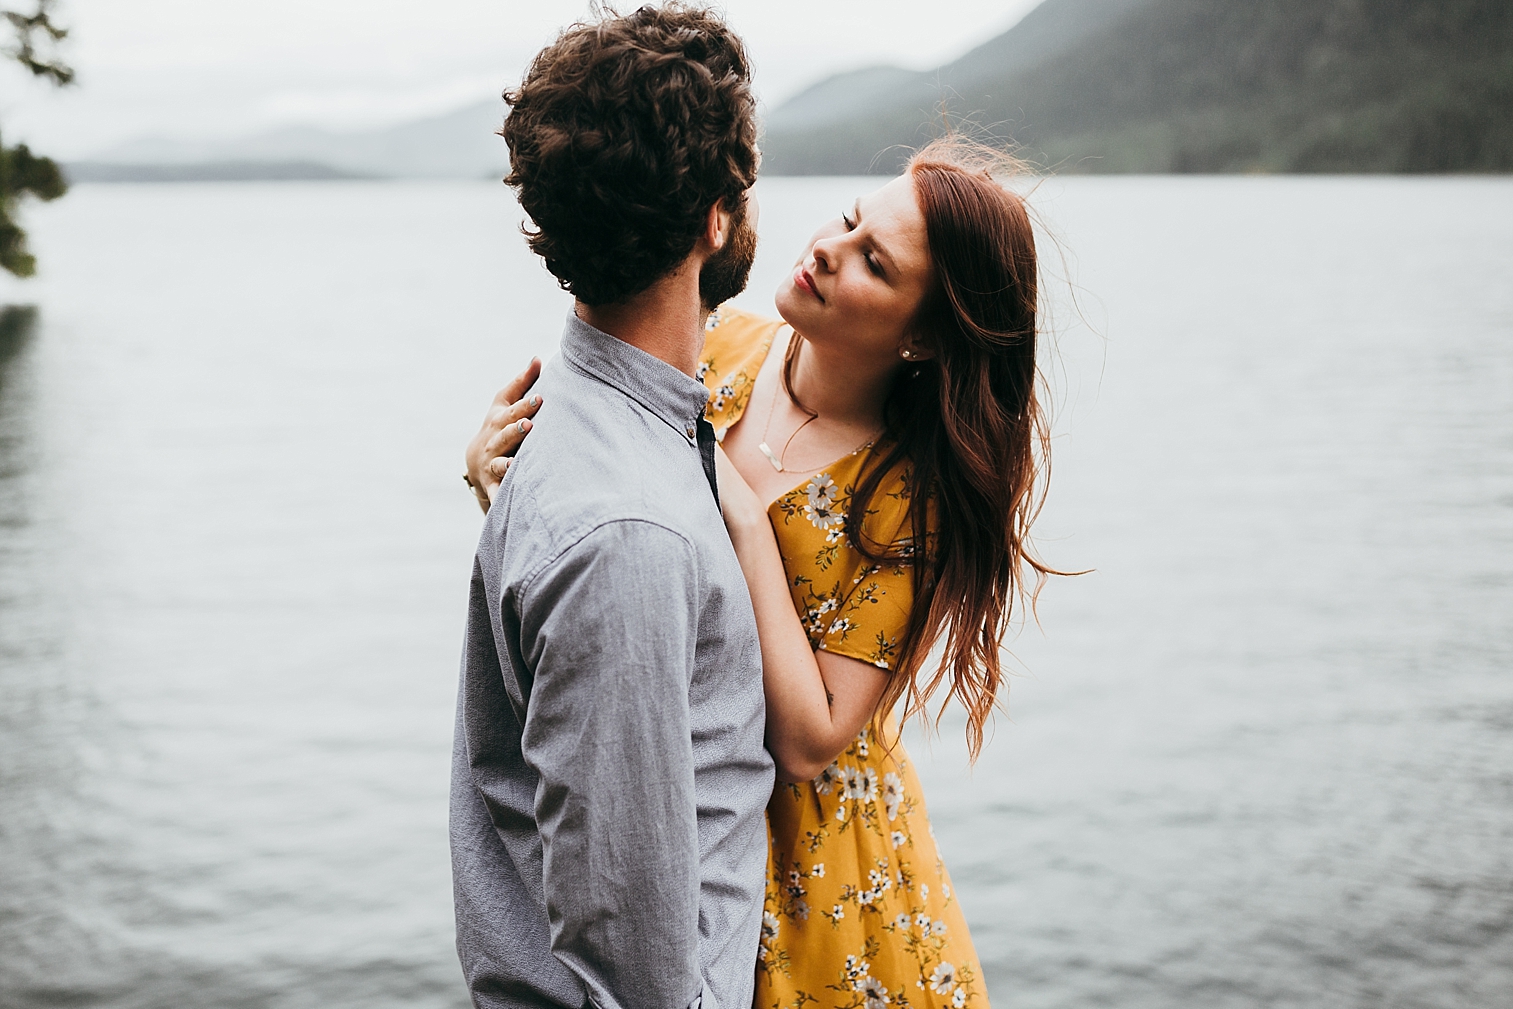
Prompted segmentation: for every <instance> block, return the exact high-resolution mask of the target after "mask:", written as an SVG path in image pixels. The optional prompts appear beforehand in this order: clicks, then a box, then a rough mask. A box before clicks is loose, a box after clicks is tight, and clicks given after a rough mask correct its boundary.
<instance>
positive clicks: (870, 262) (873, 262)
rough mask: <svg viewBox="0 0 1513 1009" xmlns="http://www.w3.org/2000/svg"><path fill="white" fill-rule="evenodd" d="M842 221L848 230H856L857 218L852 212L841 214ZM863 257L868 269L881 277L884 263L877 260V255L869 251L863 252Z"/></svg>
mask: <svg viewBox="0 0 1513 1009" xmlns="http://www.w3.org/2000/svg"><path fill="white" fill-rule="evenodd" d="M841 223H842V224H844V225H845V226H846V230H847V231H855V230H856V220H855V218H853V217H852V216H851V215H850V214H841ZM862 258H863V259H865V260H866V261H867V269H869V270H871V271H872V272H873V274H874V275H876V276H879V277H881V276H882V275H883V267H882V264H881V263H879V262H878V261H877V257H876V256H874V255H872V253H870V252H867V253H863V255H862Z"/></svg>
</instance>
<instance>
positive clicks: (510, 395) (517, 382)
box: [494, 357, 541, 406]
mask: <svg viewBox="0 0 1513 1009" xmlns="http://www.w3.org/2000/svg"><path fill="white" fill-rule="evenodd" d="M540 377H541V358H539V357H533V358H531V363H530V364H528V365H526V366H525V370H524V371H522V372H521V373H520V374H518V375H516V376H515V377H514V378H512V379H510V380H509V381H508V382H506V383H505V384H504V388H503V389H500V390H499V392H498V393H497V394H496V395H495V396H494V404H495V405H496V406H509V405H510V404H512V403H518V402H520V401H521V400H522V399H524V398H525V394H526V393H528V392H530V391H531V386H533V385H535V384H536V379H538V378H540Z"/></svg>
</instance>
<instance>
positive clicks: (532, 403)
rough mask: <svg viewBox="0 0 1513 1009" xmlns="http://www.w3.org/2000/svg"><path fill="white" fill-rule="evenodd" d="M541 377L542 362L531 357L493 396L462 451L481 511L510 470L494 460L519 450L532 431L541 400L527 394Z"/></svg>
mask: <svg viewBox="0 0 1513 1009" xmlns="http://www.w3.org/2000/svg"><path fill="white" fill-rule="evenodd" d="M540 377H541V359H540V358H539V357H533V358H531V363H530V364H528V365H526V367H525V370H524V371H522V372H521V373H520V374H518V375H516V376H515V377H514V378H512V379H510V380H509V381H508V382H506V383H505V385H504V388H502V389H500V390H499V391H498V392H497V393H495V394H494V399H493V402H492V403H490V404H489V410H488V413H487V414H485V415H484V418H483V425H482V426H481V427H480V428H479V429H478V433H477V434H475V435H474V436H473V438H472V440H471V441H469V442H468V445H467V448H466V450H465V451H464V452H463V461H464V462H465V463H466V465H467V477H468V482H469V483H470V484H472V485H474V486H475V487H477V488H481V489H482V491H483V495H481V496H480V500H479V502H478V503H479V504H480V505H481V506H482V507H483V510H484V511H488V504H487V503H486V502H492V501H493V500H494V493H495V492H496V491H497V490H498V489H499V481H500V479H501V478H502V477H503V476H504V473H505V471H506V470H508V469H509V465H508V464H507V463H506V464H505V465H504V466H503V467H498V466H495V465H493V463H494V460H495V459H497V458H498V457H501V456H505V457H508V456H513V455H514V454H515V453H516V452H517V451H519V449H520V443H521V442H522V441H524V440H525V436H526V433H527V432H529V431H530V429H531V421H530V418H531V417H533V416H535V414H536V411H537V410H539V409H540V408H541V397H540V396H539V395H537V394H534V393H531V392H530V390H531V387H532V386H534V385H535V384H536V380H537V379H538V378H540Z"/></svg>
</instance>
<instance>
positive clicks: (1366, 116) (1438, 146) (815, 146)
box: [762, 0, 1513, 174]
mask: <svg viewBox="0 0 1513 1009" xmlns="http://www.w3.org/2000/svg"><path fill="white" fill-rule="evenodd" d="M942 110H945V111H946V112H947V113H948V116H949V118H951V119H952V120H953V121H956V122H958V123H959V122H961V121H962V120H963V119H965V120H967V122H968V124H969V125H968V126H967V127H966V128H967V129H968V130H972V131H978V132H980V131H983V130H987V131H989V132H991V133H992V134H993V135H996V136H997V137H999V138H1004V139H1011V140H1012V141H1013V142H1015V143H1016V144H1018V145H1019V146H1020V148H1021V149H1022V151H1023V153H1024V154H1025V155H1026V156H1028V157H1029V158H1031V159H1032V160H1034V161H1036V162H1038V163H1040V164H1042V165H1045V166H1048V167H1052V168H1055V169H1056V170H1058V171H1063V172H1066V171H1084V172H1247V171H1273V172H1478V171H1480V172H1488V171H1491V172H1505V171H1510V170H1513V2H1509V0H1437V2H1435V0H1244V2H1236V0H1046V2H1045V3H1044V4H1042V5H1041V6H1040V7H1039V8H1037V9H1036V10H1034V11H1032V12H1031V13H1030V15H1028V16H1027V17H1026V18H1025V19H1024V20H1023V21H1021V22H1020V23H1019V24H1018V25H1016V26H1015V27H1014V28H1013V29H1011V30H1010V31H1008V32H1007V33H1005V34H1003V35H1001V36H999V37H998V38H995V39H993V40H991V41H989V42H987V43H986V44H984V45H983V46H981V47H979V48H978V49H976V50H974V51H973V52H971V53H969V54H967V55H966V56H964V57H963V58H962V59H960V60H957V61H956V62H954V63H952V64H949V65H947V66H945V67H941V68H940V69H939V70H937V71H934V72H931V73H928V74H910V73H908V72H906V71H899V70H896V69H890V68H875V69H873V70H869V71H862V72H859V73H858V74H852V75H845V76H842V77H838V78H834V79H831V80H829V81H825V82H822V83H821V84H820V85H817V86H816V87H815V88H812V89H810V90H809V91H808V92H805V93H804V94H801V95H799V96H797V97H796V98H794V99H793V100H792V101H790V102H788V103H786V104H785V105H784V106H782V107H780V108H778V109H776V110H775V111H774V112H773V113H772V115H771V116H770V117H769V118H768V127H767V135H766V138H765V140H764V142H763V145H762V146H763V153H764V161H763V170H764V171H765V172H767V173H769V174H850V173H858V172H867V171H875V172H888V173H891V172H893V171H896V170H897V167H898V164H899V161H900V159H901V157H902V156H903V150H902V148H907V147H912V146H915V145H917V144H919V143H921V142H923V141H924V140H927V139H929V137H931V136H933V135H937V134H938V133H940V132H941V130H942V128H943V122H944V119H943V117H942V114H941V113H942ZM900 145H901V146H900Z"/></svg>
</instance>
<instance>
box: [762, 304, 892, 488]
mask: <svg viewBox="0 0 1513 1009" xmlns="http://www.w3.org/2000/svg"><path fill="white" fill-rule="evenodd" d="M788 338H789V339H790V340H793V339H797V338H798V334H797V333H792V334H790V336H789V337H788ZM797 353H803V347H802V345H801V346H800V347H799V349H798V352H797ZM795 360H797V358H796V357H795ZM782 367H783V366H782V365H779V370H778V375H777V380H776V381H775V382H774V383H773V387H772V402H771V403H769V404H768V405H767V424H766V426H765V427H763V428H762V440H761V441H760V442H758V443H757V450H758V451H759V452H761V453H762V455H764V456H766V457H767V461H768V462H770V463H771V464H772V468H773V469H775V470H777V471H778V472H779V473H787V472H789V470H788V469H787V468H785V466H784V465H783V463H784V460H786V459H787V458H788V446H790V445H792V444H793V439H795V438H797V437H798V435H799V432H800V431H802V430H804V428H806V427H808V426H809V425H810V424H811V423H812V422H814V421H816V420H819V416H820V415H819V414H817V413H811V414H809V417H808V418H807V419H806V420H805V421H804V423H802V424H800V425H799V426H798V427H796V428H794V429H793V433H792V434H790V435H789V436H788V440H787V441H785V442H783V448H782V450H781V451H778V452H774V451H772V447H771V446H770V445H768V444H767V436H768V435H770V434H771V433H772V418H773V417H774V416H775V415H776V414H777V412H778V393H779V392H782V391H783V373H782ZM788 401H789V402H790V403H792V402H793V397H792V396H789V397H788ZM794 405H795V406H797V405H798V404H796V403H795V404H794ZM800 409H802V408H800ZM805 412H806V413H807V412H808V411H807V410H806V411H805ZM875 440H876V437H875V436H872V437H868V438H867V440H866V441H864V442H862V443H861V444H860V445H858V446H857V447H856V449H855V450H853V452H852V453H848V454H855V452H856V451H860V450H861V449H863V448H865V447H866V446H867V445H869V444H870V443H871V442H873V441H875Z"/></svg>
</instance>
